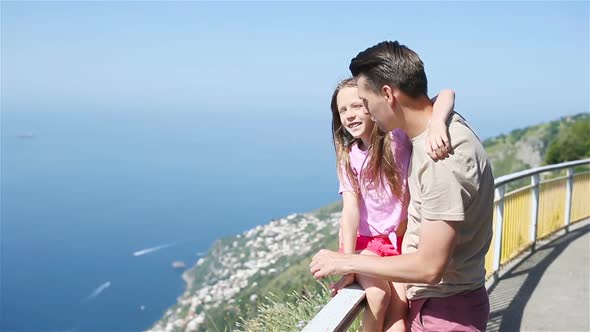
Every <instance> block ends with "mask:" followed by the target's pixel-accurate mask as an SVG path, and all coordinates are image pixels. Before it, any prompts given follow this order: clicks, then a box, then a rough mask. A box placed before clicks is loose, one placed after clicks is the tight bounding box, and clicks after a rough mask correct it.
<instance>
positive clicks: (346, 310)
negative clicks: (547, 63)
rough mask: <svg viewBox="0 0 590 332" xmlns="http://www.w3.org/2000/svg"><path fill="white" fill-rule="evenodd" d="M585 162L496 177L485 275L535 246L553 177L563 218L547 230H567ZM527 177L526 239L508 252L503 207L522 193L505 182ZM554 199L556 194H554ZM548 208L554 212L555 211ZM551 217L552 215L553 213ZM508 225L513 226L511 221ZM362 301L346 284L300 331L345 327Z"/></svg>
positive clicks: (588, 195) (587, 195) (586, 182)
mask: <svg viewBox="0 0 590 332" xmlns="http://www.w3.org/2000/svg"><path fill="white" fill-rule="evenodd" d="M588 164H590V159H584V160H577V161H571V162H565V163H561V164H556V165H549V166H543V167H536V168H532V169H528V170H525V171H521V172H516V173H512V174H508V175H504V176H501V177H498V178H496V179H495V183H494V186H495V195H496V198H495V207H494V217H495V224H494V240H493V242H492V243H491V245H490V250H489V251H488V254H490V255H493V256H492V257H491V258H492V259H491V260H489V259H488V257H486V269H487V270H488V271H489V273H488V276H491V275H494V276H497V273H498V271H499V270H500V268H501V267H502V265H503V264H505V263H507V262H508V261H509V260H510V259H513V258H514V257H515V256H516V255H518V254H520V253H522V252H523V251H525V250H527V249H529V248H533V249H534V246H535V244H536V242H537V240H538V239H539V238H540V237H539V228H538V226H539V222H540V219H539V218H540V217H542V219H543V220H542V222H543V225H545V223H546V220H547V216H546V215H545V213H544V214H543V215H541V216H540V214H539V210H540V203H539V197H540V192H541V185H549V184H550V183H551V182H554V181H556V180H559V181H563V180H565V197H564V198H563V199H564V201H562V202H563V203H564V207H563V210H564V211H563V219H562V220H561V222H560V224H559V225H557V226H553V227H551V228H550V233H549V234H553V233H555V232H557V231H559V230H561V229H563V228H565V229H566V231H567V230H568V227H569V226H570V224H571V222H572V220H571V219H572V200H573V198H574V197H573V191H574V176H575V175H574V167H576V166H582V165H588ZM564 169H565V170H567V175H566V176H565V177H563V178H559V179H556V180H550V181H544V182H542V181H541V174H542V173H545V172H550V171H559V170H564ZM577 175H584V176H585V178H582V179H581V180H580V186H581V187H580V190H579V194H578V195H577V196H578V197H576V198H577V199H576V204H577V205H581V206H582V207H583V208H584V206H586V210H587V211H586V210H585V211H583V212H582V214H583V216H582V217H583V218H586V217H589V216H590V207H587V206H588V205H590V172H585V173H580V174H577ZM577 175H576V176H577ZM526 177H530V179H531V185H530V186H529V187H526V188H528V189H530V197H526V198H527V199H530V202H527V204H528V203H530V220H529V224H528V228H529V229H528V234H527V235H528V241H526V240H520V239H518V240H520V241H521V242H522V243H521V244H518V245H515V246H514V245H513V246H511V247H510V248H509V249H511V250H510V251H511V252H506V251H503V249H504V244H505V242H510V241H512V242H514V241H517V240H514V239H508V238H507V237H510V236H512V234H505V233H506V231H507V229H505V228H504V226H505V225H506V222H507V221H508V222H510V219H513V218H514V216H511V215H509V214H508V215H507V214H506V211H505V209H504V208H505V202H506V200H507V199H510V198H511V197H512V196H515V195H516V194H518V193H522V190H518V191H514V192H511V193H508V194H506V193H505V191H506V185H508V184H510V183H513V182H515V181H517V180H520V179H523V178H526ZM586 187H588V190H586ZM526 188H525V189H526ZM550 194H552V193H550ZM558 194H559V193H558ZM562 197H563V196H562ZM550 198H551V197H550ZM554 199H559V198H558V197H556V198H554ZM519 204H520V205H519ZM527 204H522V203H518V202H516V208H522V209H524V208H525V206H526V205H527ZM550 212H552V213H553V212H554V211H550ZM557 216H558V217H559V216H560V215H559V213H558V214H557ZM577 218H578V220H579V219H580V218H581V217H580V216H577ZM553 219H555V218H554V217H553ZM521 224H522V222H521ZM509 226H513V225H512V223H511V224H510V225H509ZM508 230H510V229H508ZM515 233H516V232H515ZM542 235H543V234H542ZM546 235H547V234H544V235H543V236H546ZM543 236H541V237H543ZM513 237H516V235H514V236H513ZM511 244H514V243H511ZM488 260H489V263H488ZM365 305H366V301H365V292H364V291H363V289H362V288H361V287H360V286H358V285H356V284H354V285H351V286H349V287H346V288H345V289H343V290H341V291H340V292H339V293H338V294H337V295H336V296H334V297H333V298H332V299H331V300H330V301H329V302H328V303H327V304H326V306H324V307H323V308H322V310H321V311H320V312H319V313H318V314H317V315H316V316H315V317H314V318H313V319H312V320H311V321H310V322H309V324H307V326H305V328H304V329H303V331H304V332H316V331H322V332H323V331H338V332H339V331H346V329H348V327H349V326H350V324H352V322H353V321H354V319H355V318H356V316H357V315H358V313H359V312H360V311H361V310H362V309H364V306H365Z"/></svg>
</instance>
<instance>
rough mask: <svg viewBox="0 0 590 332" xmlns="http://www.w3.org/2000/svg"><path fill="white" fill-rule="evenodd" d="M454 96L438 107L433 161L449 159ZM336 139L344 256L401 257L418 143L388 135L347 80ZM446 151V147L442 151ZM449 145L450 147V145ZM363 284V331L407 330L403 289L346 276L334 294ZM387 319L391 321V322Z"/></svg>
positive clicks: (341, 88)
mask: <svg viewBox="0 0 590 332" xmlns="http://www.w3.org/2000/svg"><path fill="white" fill-rule="evenodd" d="M454 98H455V96H454V92H453V91H451V90H443V91H442V92H441V93H440V94H439V96H438V98H437V99H436V101H435V104H434V108H433V111H434V116H433V119H434V120H433V121H436V124H435V125H433V127H434V128H437V132H436V134H437V135H441V136H444V137H442V138H439V137H436V138H434V139H428V140H427V142H429V143H428V144H430V142H432V149H433V150H435V151H436V153H431V156H433V157H444V156H445V155H446V152H447V151H446V148H445V142H447V141H448V140H447V139H446V135H443V134H444V133H445V132H446V131H444V130H440V128H446V127H445V126H446V125H445V120H446V118H447V115H448V114H449V113H450V112H451V110H452V109H453V106H454ZM331 108H332V135H333V140H334V147H335V149H336V157H337V165H338V178H339V180H340V190H339V192H340V194H342V200H343V207H342V220H341V224H340V235H339V237H340V251H341V252H344V253H360V254H364V255H379V256H395V255H400V254H401V242H402V239H403V235H404V232H405V228H406V222H407V206H408V201H409V192H408V189H407V183H406V182H407V171H408V166H409V161H410V155H411V149H412V144H411V142H410V139H409V138H408V137H407V136H406V134H405V133H404V132H403V131H401V130H400V129H397V130H395V131H393V132H391V133H387V134H384V133H382V132H380V131H379V128H378V127H377V126H376V125H375V123H374V122H373V121H372V120H371V116H370V114H369V113H368V111H367V110H366V108H365V107H364V105H363V102H362V100H361V99H360V98H359V97H358V89H357V86H356V82H355V80H354V79H352V78H351V79H346V80H344V81H342V82H341V83H340V84H339V85H338V87H337V88H336V90H335V91H334V94H333V95H332V103H331ZM439 146H440V147H439ZM446 146H448V144H446ZM355 280H356V282H358V283H359V284H360V285H361V287H363V288H364V289H365V293H366V297H367V302H368V307H367V309H365V312H364V314H363V322H362V326H363V331H382V330H383V329H384V327H385V328H386V329H389V331H405V316H406V311H407V300H406V298H405V289H404V285H403V284H398V283H393V284H390V283H389V282H387V281H385V280H381V279H376V278H371V277H367V276H364V275H354V274H349V275H346V276H343V277H342V278H341V279H340V280H339V281H338V282H337V283H335V284H334V285H333V286H332V288H333V293H334V292H336V291H337V290H339V289H341V288H343V287H345V286H346V285H348V284H350V283H352V282H354V281H355ZM386 318H387V321H385V319H386Z"/></svg>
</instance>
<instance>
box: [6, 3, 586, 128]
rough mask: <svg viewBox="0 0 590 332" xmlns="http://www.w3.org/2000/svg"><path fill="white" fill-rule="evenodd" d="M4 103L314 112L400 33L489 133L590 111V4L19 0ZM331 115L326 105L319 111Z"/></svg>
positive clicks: (433, 86)
mask: <svg viewBox="0 0 590 332" xmlns="http://www.w3.org/2000/svg"><path fill="white" fill-rule="evenodd" d="M1 10H2V13H1V18H2V20H1V27H2V31H1V36H2V45H1V46H2V50H1V55H2V64H1V65H2V67H1V69H2V71H1V78H2V87H1V92H2V111H11V110H12V111H15V110H35V111H44V112H57V111H63V110H75V111H78V112H89V111H105V110H111V111H121V112H123V111H148V110H149V111H161V112H170V116H173V111H191V112H200V113H202V114H207V112H227V113H228V116H230V114H231V112H253V114H254V113H255V114H262V115H264V114H266V113H268V112H300V113H302V114H309V116H310V119H312V120H314V119H320V120H321V121H324V120H325V119H326V117H327V116H328V115H326V114H327V113H326V112H328V104H329V98H330V95H331V92H332V89H333V88H334V86H335V85H336V83H337V82H338V81H339V80H340V79H342V78H345V77H347V76H348V75H349V72H348V64H349V61H350V59H351V58H352V57H354V56H355V55H356V54H357V53H358V52H360V51H362V50H364V49H365V48H367V47H369V46H372V45H373V44H375V43H377V42H380V41H382V40H399V41H400V42H402V43H404V44H406V45H408V46H409V47H410V48H412V49H414V50H415V51H417V52H418V54H419V55H420V56H421V57H422V59H423V61H424V62H425V64H426V71H427V75H428V78H429V89H430V92H431V94H435V93H436V91H438V90H440V89H441V88H445V87H450V88H453V89H455V90H456V92H457V103H456V104H457V110H458V111H459V112H461V113H463V114H464V115H465V116H466V117H467V118H468V119H469V120H470V122H471V123H472V124H473V125H474V126H475V127H476V129H477V131H478V132H479V133H480V134H481V136H483V137H487V136H491V135H495V134H497V133H500V132H507V131H509V130H511V129H514V128H517V127H520V126H524V125H530V124H535V123H538V122H542V121H547V120H551V119H556V118H558V117H559V116H562V115H567V114H574V113H580V112H588V111H589V91H590V86H589V72H590V69H589V39H590V37H589V3H588V2H582V1H579V2H418V3H409V2H407V3H406V2H376V3H355V2H323V3H316V2H303V3H285V2H237V3H232V2H223V3H212V2H211V3H209V2H147V1H127V2H106V3H104V2H82V1H76V2H74V1H72V2H10V1H2V4H1ZM318 114H321V116H319V115H318Z"/></svg>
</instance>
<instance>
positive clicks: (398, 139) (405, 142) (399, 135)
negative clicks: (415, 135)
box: [389, 128, 412, 148]
mask: <svg viewBox="0 0 590 332" xmlns="http://www.w3.org/2000/svg"><path fill="white" fill-rule="evenodd" d="M389 134H390V135H391V142H392V143H393V144H394V145H396V146H398V147H404V148H411V147H412V140H411V139H410V137H408V135H407V134H406V132H405V131H403V130H402V129H401V128H397V129H394V130H393V131H392V132H391V133H389Z"/></svg>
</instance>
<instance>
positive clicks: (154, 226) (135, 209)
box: [0, 108, 339, 331]
mask: <svg viewBox="0 0 590 332" xmlns="http://www.w3.org/2000/svg"><path fill="white" fill-rule="evenodd" d="M0 120H1V137H0V138H1V146H0V147H1V169H0V171H1V173H0V175H1V176H0V184H1V192H0V195H1V196H0V203H1V204H0V218H1V219H0V240H1V243H0V263H1V264H0V277H1V279H0V297H1V299H0V330H2V331H141V330H145V329H147V328H149V327H150V326H151V325H152V324H153V323H154V322H155V321H157V320H158V319H159V318H160V317H161V316H162V314H163V313H164V311H165V310H166V309H167V308H168V307H170V306H171V305H173V304H174V303H176V299H177V297H178V296H179V295H181V294H182V292H183V291H184V282H183V281H182V279H181V273H182V271H181V270H178V269H174V268H173V267H172V262H173V261H182V262H185V263H186V264H187V266H189V267H190V266H192V265H193V264H194V263H195V262H196V261H197V260H198V259H199V257H201V256H202V255H205V254H206V252H207V250H208V249H209V248H210V246H211V245H212V243H213V242H214V241H215V240H216V239H219V238H221V237H226V236H232V235H236V234H239V233H241V232H243V231H245V230H248V229H250V228H253V227H255V226H256V225H260V224H266V223H268V222H269V221H270V220H272V219H277V218H280V217H283V216H286V215H288V214H291V213H296V212H307V211H310V210H314V209H317V208H320V207H322V206H325V205H327V204H329V203H332V202H334V201H336V200H338V199H339V196H338V194H337V177H336V174H335V169H336V168H335V164H334V163H335V161H334V159H335V158H334V149H333V146H332V143H331V132H330V125H331V124H330V121H331V119H330V112H329V110H317V111H313V110H306V111H301V110H287V109H281V108H277V109H275V110H264V111H258V110H248V111H237V110H233V111H224V110H210V111H203V110H198V111H190V110H179V111H170V110H166V111H164V110H149V111H141V110H134V111H118V110H112V109H109V110H84V109H71V110H67V111H65V110H63V111H56V110H43V109H34V110H30V109H27V110H6V111H5V110H2V112H1V113H0Z"/></svg>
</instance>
